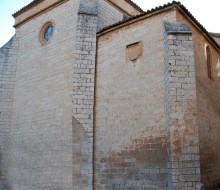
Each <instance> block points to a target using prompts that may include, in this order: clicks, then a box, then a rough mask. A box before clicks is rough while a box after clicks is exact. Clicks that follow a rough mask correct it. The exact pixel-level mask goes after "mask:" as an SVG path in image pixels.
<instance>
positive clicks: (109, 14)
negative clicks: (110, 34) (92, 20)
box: [97, 0, 124, 30]
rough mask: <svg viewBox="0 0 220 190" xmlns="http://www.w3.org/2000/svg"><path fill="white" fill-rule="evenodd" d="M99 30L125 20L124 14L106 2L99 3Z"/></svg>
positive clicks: (104, 0)
mask: <svg viewBox="0 0 220 190" xmlns="http://www.w3.org/2000/svg"><path fill="white" fill-rule="evenodd" d="M97 12H98V25H97V27H98V30H100V29H102V28H104V27H107V26H110V25H111V24H114V23H116V22H119V21H121V20H123V16H124V15H123V14H122V13H121V12H120V11H119V10H117V9H116V8H115V7H113V6H112V5H111V4H109V3H108V2H107V1H106V0H99V1H98V7H97Z"/></svg>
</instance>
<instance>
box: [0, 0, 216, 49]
mask: <svg viewBox="0 0 220 190" xmlns="http://www.w3.org/2000/svg"><path fill="white" fill-rule="evenodd" d="M32 1H33V0H0V47H1V46H3V45H4V44H5V43H6V42H7V41H8V40H9V39H10V38H11V37H12V36H13V35H14V33H15V30H14V28H13V25H14V18H13V17H12V14H13V13H15V12H17V11H18V10H19V9H21V8H22V7H24V6H25V5H27V4H29V3H30V2H32ZM133 1H134V2H135V3H136V4H137V5H139V6H140V7H141V8H142V9H143V10H144V11H147V10H148V9H152V8H155V7H156V6H160V5H163V4H166V3H168V2H171V1H169V0H133ZM179 1H180V2H181V3H182V4H183V5H184V6H185V7H186V8H187V9H188V10H189V11H190V12H191V13H192V14H193V16H194V17H195V18H196V19H197V20H198V21H199V22H200V23H201V24H202V25H203V26H204V27H205V28H206V29H207V30H208V31H209V32H216V33H220V22H219V19H220V11H219V5H220V0H209V1H205V0H179Z"/></svg>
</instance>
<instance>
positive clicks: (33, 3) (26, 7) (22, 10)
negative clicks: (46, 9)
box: [12, 0, 44, 18]
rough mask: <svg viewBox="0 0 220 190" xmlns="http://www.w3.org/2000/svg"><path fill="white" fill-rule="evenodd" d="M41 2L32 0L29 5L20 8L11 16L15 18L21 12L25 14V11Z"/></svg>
mask: <svg viewBox="0 0 220 190" xmlns="http://www.w3.org/2000/svg"><path fill="white" fill-rule="evenodd" d="M43 1H44V0H34V1H32V2H31V3H29V4H28V5H26V6H25V7H23V8H21V9H20V10H19V11H17V12H16V13H14V14H13V15H12V16H13V17H14V18H15V17H17V16H18V15H20V14H22V13H23V12H25V11H26V10H28V9H30V8H31V7H34V6H36V5H38V4H39V3H41V2H43Z"/></svg>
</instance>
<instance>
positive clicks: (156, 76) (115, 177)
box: [94, 13, 175, 190]
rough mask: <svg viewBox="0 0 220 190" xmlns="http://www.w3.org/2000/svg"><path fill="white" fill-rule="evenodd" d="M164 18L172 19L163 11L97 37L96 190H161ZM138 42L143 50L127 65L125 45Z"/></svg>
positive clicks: (164, 154) (164, 144) (164, 177)
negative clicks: (143, 189) (142, 189)
mask: <svg viewBox="0 0 220 190" xmlns="http://www.w3.org/2000/svg"><path fill="white" fill-rule="evenodd" d="M163 20H169V21H174V20H175V15H174V14H172V13H170V14H165V13H163V14H161V15H159V16H155V17H154V18H153V19H151V18H149V19H145V20H144V21H140V22H137V23H135V24H131V25H127V26H126V27H123V28H120V29H117V30H115V31H112V32H109V33H107V34H105V35H100V36H99V37H98V55H97V71H96V96H95V128H94V130H95V186H96V189H97V190H98V189H141V188H145V189H166V183H167V159H168V157H167V152H166V150H167V137H166V127H165V126H166V125H165V108H164V101H165V99H164V65H163V60H164V49H163V42H164V37H163V30H164V29H163ZM137 42H139V44H140V46H142V48H143V52H142V54H139V58H138V59H137V60H136V61H131V60H132V57H133V56H132V54H131V55H130V56H128V52H127V51H129V50H126V49H127V48H126V47H127V46H128V45H131V46H132V44H134V43H137ZM134 54H135V52H134ZM129 57H130V58H129ZM130 59H131V60H130Z"/></svg>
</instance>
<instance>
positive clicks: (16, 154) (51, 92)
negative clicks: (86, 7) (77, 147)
mask: <svg viewBox="0 0 220 190" xmlns="http://www.w3.org/2000/svg"><path fill="white" fill-rule="evenodd" d="M78 8H79V1H78V0H70V1H67V2H65V3H63V4H61V5H59V6H58V7H56V8H54V9H51V10H49V11H48V12H44V13H43V14H41V15H39V16H37V17H35V18H34V19H32V20H30V21H29V22H27V23H25V24H24V25H22V26H20V27H19V28H17V30H16V35H17V38H18V41H19V44H20V46H19V53H18V66H17V73H16V84H15V93H14V104H13V115H12V127H11V131H10V132H11V135H10V149H9V154H10V160H9V162H10V164H9V179H10V182H11V184H12V186H11V189H12V190H30V189H31V190H39V189H44V190H55V189H56V190H58V189H65V190H72V189H73V188H72V187H73V157H75V156H76V155H73V138H72V137H73V130H74V129H73V124H72V90H73V63H74V61H75V51H74V49H75V44H76V42H75V38H76V36H75V34H76V23H77V11H78ZM49 21H51V22H53V23H54V33H53V36H52V38H51V39H50V41H49V42H48V43H46V44H43V45H42V44H41V41H40V40H39V34H40V31H41V29H42V27H43V25H44V24H45V23H46V22H49Z"/></svg>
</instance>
